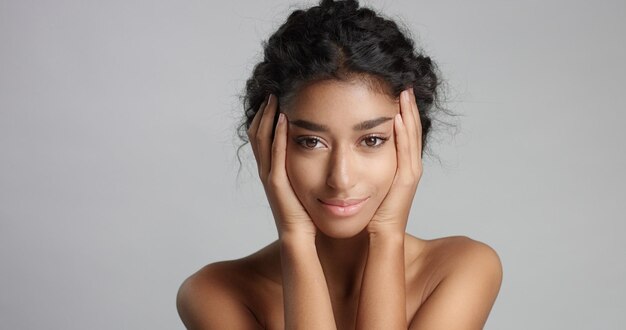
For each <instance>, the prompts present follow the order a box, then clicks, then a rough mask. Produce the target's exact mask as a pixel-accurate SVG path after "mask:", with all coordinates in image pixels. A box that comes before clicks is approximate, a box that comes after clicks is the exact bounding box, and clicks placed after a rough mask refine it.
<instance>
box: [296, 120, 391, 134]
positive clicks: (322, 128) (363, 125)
mask: <svg viewBox="0 0 626 330" xmlns="http://www.w3.org/2000/svg"><path fill="white" fill-rule="evenodd" d="M391 119H392V118H391V117H379V118H376V119H370V120H366V121H363V122H360V123H358V124H356V125H354V126H352V129H353V130H355V131H365V130H368V129H372V128H374V127H376V126H378V125H380V124H382V123H385V122H387V121H390V120H391ZM289 123H290V124H293V125H295V126H298V127H302V128H304V129H307V130H309V131H314V132H328V130H329V129H328V126H326V125H321V124H317V123H314V122H310V121H307V120H303V119H298V120H294V121H290V122H289Z"/></svg>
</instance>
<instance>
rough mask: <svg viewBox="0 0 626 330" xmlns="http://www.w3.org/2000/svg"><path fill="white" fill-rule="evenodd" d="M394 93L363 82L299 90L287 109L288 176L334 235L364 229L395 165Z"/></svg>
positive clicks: (314, 217)
mask: <svg viewBox="0 0 626 330" xmlns="http://www.w3.org/2000/svg"><path fill="white" fill-rule="evenodd" d="M398 112H399V104H398V101H397V100H393V99H391V98H390V97H389V96H387V95H385V94H382V93H378V92H375V91H373V90H372V89H371V88H369V87H368V85H366V84H365V83H364V82H362V81H350V82H341V81H336V80H327V81H321V82H316V83H313V84H310V85H308V86H307V87H305V88H304V89H302V90H301V91H300V92H299V93H298V94H297V95H296V97H295V98H294V100H293V102H292V103H291V104H290V105H289V107H288V108H287V109H286V110H285V113H286V115H287V118H288V120H289V137H288V142H287V158H286V167H287V175H288V176H289V180H290V182H291V185H292V186H293V189H294V191H295V193H296V195H297V197H298V199H299V200H300V201H301V203H302V205H303V206H304V208H305V209H306V210H307V212H308V213H309V215H310V216H311V218H312V220H313V222H314V223H315V225H316V226H317V228H318V229H319V230H320V231H321V232H322V233H324V234H325V235H327V236H329V237H333V238H348V237H353V236H355V235H357V234H358V233H360V232H361V231H363V230H364V229H365V228H366V226H367V224H368V223H369V221H370V219H371V218H372V216H373V215H374V212H375V211H376V210H377V208H378V207H379V206H380V204H381V202H382V201H383V199H384V198H385V196H386V194H387V192H388V191H389V188H390V187H391V183H392V181H393V179H394V176H395V172H396V166H397V165H396V164H397V159H396V148H395V141H394V131H393V118H394V116H395V114H397V113H398Z"/></svg>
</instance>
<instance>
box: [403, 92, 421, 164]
mask: <svg viewBox="0 0 626 330" xmlns="http://www.w3.org/2000/svg"><path fill="white" fill-rule="evenodd" d="M409 94H411V91H410V90H404V91H403V92H402V95H401V97H400V99H401V100H400V114H401V115H402V122H403V124H404V127H405V128H406V132H407V136H408V145H409V156H410V158H411V166H413V162H414V161H415V160H417V157H418V156H417V154H416V153H417V134H416V132H415V118H413V117H414V114H413V110H412V107H411V96H410V95H409Z"/></svg>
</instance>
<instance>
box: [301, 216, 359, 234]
mask: <svg viewBox="0 0 626 330" xmlns="http://www.w3.org/2000/svg"><path fill="white" fill-rule="evenodd" d="M312 218H313V223H314V224H315V226H316V227H317V229H318V230H319V231H320V232H321V233H322V234H324V235H325V236H328V237H330V238H335V239H346V238H352V237H355V236H358V235H359V234H360V233H362V232H363V231H364V230H366V229H367V225H368V224H369V222H370V219H371V216H369V217H367V216H366V217H363V216H362V215H361V216H360V217H357V216H355V217H352V218H339V219H337V218H329V217H324V218H318V217H312ZM322 219H323V220H322Z"/></svg>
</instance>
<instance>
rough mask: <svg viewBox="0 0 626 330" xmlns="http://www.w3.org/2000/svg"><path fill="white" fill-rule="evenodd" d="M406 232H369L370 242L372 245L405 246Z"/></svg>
mask: <svg viewBox="0 0 626 330" xmlns="http://www.w3.org/2000/svg"><path fill="white" fill-rule="evenodd" d="M405 235H406V234H405V233H404V232H398V231H372V232H369V241H370V245H371V244H385V245H395V244H401V245H404V237H405Z"/></svg>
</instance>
